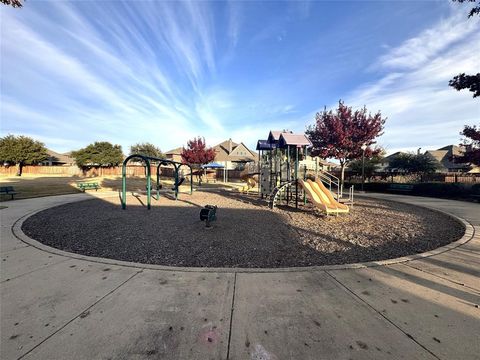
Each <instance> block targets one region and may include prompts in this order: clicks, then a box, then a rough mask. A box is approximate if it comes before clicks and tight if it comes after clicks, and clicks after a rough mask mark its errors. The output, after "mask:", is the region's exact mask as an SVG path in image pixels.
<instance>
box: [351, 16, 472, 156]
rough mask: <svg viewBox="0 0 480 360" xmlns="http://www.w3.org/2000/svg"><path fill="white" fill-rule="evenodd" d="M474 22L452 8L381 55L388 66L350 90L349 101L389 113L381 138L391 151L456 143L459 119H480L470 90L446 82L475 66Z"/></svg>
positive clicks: (463, 121)
mask: <svg viewBox="0 0 480 360" xmlns="http://www.w3.org/2000/svg"><path fill="white" fill-rule="evenodd" d="M478 25H479V24H478V22H475V21H473V22H469V21H466V19H465V17H464V16H463V17H462V16H460V15H459V14H458V13H454V14H453V15H452V16H451V17H450V18H447V19H445V20H442V21H440V22H439V23H438V24H436V25H435V26H433V27H432V28H430V29H427V30H425V31H423V32H422V33H421V34H419V35H418V36H415V37H413V38H411V39H408V40H406V41H405V42H404V43H403V44H402V45H401V46H399V47H397V48H394V49H391V50H390V51H388V52H387V53H386V54H384V55H383V56H381V57H380V59H379V60H378V62H377V63H376V65H377V66H378V65H379V66H380V67H381V68H388V69H390V70H391V72H390V73H387V74H386V75H384V76H383V77H381V78H380V80H378V81H376V82H373V83H369V84H365V85H363V86H361V87H359V88H357V89H356V90H355V91H353V92H352V93H350V94H349V96H348V98H347V102H348V103H349V104H354V105H356V106H363V105H364V104H365V105H367V107H368V108H369V109H370V110H371V111H377V110H381V111H382V113H383V115H386V116H388V120H387V124H386V131H385V135H384V136H383V137H382V138H381V140H380V142H381V143H383V144H384V145H385V146H386V147H387V148H388V150H389V151H390V152H393V151H397V150H402V149H407V150H408V149H412V148H417V147H422V148H424V150H425V149H427V148H429V149H432V148H436V147H439V146H445V145H447V144H451V143H458V140H459V136H458V133H459V131H460V130H461V128H462V127H463V125H464V124H472V123H475V122H478V119H479V118H480V106H479V104H478V102H477V101H476V100H474V99H472V94H471V93H469V92H468V91H464V92H456V91H455V90H453V89H452V88H451V87H449V86H448V81H449V80H450V79H451V78H452V77H453V76H455V75H456V74H458V73H460V72H466V73H476V72H478V54H480V33H479V32H478V28H479V27H478ZM379 71H380V70H379Z"/></svg>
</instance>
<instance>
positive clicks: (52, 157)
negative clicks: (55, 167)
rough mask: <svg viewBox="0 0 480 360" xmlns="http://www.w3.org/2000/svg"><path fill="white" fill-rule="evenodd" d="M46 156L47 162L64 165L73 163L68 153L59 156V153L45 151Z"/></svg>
mask: <svg viewBox="0 0 480 360" xmlns="http://www.w3.org/2000/svg"><path fill="white" fill-rule="evenodd" d="M47 154H48V157H49V159H48V160H49V161H52V162H58V163H64V164H72V163H73V162H74V160H73V158H72V156H71V155H70V153H69V152H68V153H64V154H60V153H57V152H56V151H53V150H50V149H47Z"/></svg>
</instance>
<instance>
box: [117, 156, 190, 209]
mask: <svg viewBox="0 0 480 360" xmlns="http://www.w3.org/2000/svg"><path fill="white" fill-rule="evenodd" d="M131 159H142V160H143V162H144V163H145V170H146V176H147V209H148V210H150V208H151V206H150V205H151V190H152V184H151V175H152V174H151V171H152V170H151V166H150V164H151V161H154V162H158V163H159V164H158V165H157V200H158V199H159V197H160V194H159V188H160V166H162V165H168V164H172V165H173V167H174V168H175V173H174V179H175V180H174V181H175V184H174V191H175V199H177V197H178V187H179V182H178V170H179V169H180V167H181V166H182V165H185V166H188V167H189V168H190V194H192V193H193V185H192V184H193V170H192V167H191V166H190V165H189V164H182V163H180V162H178V161H172V160H166V159H160V158H156V157H152V156H145V155H141V154H133V155H130V156H128V157H127V158H126V159H125V160H124V161H123V165H122V198H121V202H122V209H124V210H125V209H126V208H127V164H128V162H129V161H130V160H131Z"/></svg>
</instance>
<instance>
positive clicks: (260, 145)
mask: <svg viewBox="0 0 480 360" xmlns="http://www.w3.org/2000/svg"><path fill="white" fill-rule="evenodd" d="M274 148H275V145H274V144H270V143H269V142H268V140H258V141H257V150H272V149H274Z"/></svg>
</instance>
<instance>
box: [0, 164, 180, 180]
mask: <svg viewBox="0 0 480 360" xmlns="http://www.w3.org/2000/svg"><path fill="white" fill-rule="evenodd" d="M151 171H152V175H155V174H156V172H157V167H156V166H151ZM161 171H162V174H161V176H167V177H170V176H173V168H167V167H162V168H161ZM187 172H188V171H187ZM22 173H23V174H26V175H55V176H87V177H93V176H122V167H121V166H115V167H109V168H92V169H88V170H85V171H82V169H80V168H79V167H77V166H39V165H25V166H24V167H23V169H22ZM0 174H1V175H8V176H15V175H16V174H17V168H16V167H15V166H9V167H6V166H0ZM127 176H145V168H144V167H143V166H141V165H128V166H127Z"/></svg>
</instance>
